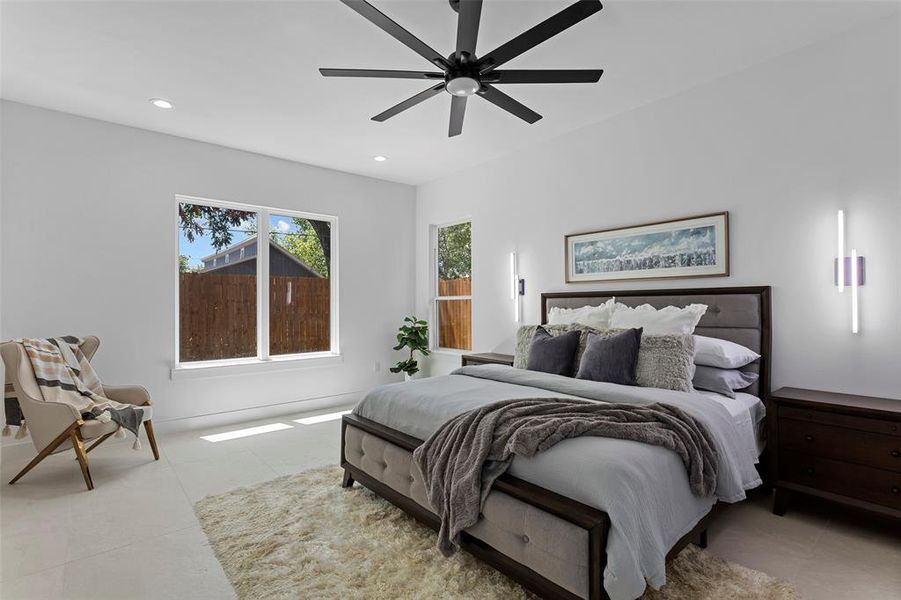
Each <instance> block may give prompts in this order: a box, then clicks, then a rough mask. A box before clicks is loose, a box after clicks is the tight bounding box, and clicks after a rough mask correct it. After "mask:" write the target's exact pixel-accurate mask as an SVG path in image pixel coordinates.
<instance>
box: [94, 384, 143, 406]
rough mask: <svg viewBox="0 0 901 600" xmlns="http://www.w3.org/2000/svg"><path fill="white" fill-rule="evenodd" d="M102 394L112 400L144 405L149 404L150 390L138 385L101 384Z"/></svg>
mask: <svg viewBox="0 0 901 600" xmlns="http://www.w3.org/2000/svg"><path fill="white" fill-rule="evenodd" d="M103 395H104V396H105V397H107V398H109V399H110V400H113V401H114V402H121V403H122V404H132V405H134V406H144V405H148V404H151V402H150V392H148V391H147V389H146V388H144V387H142V386H140V385H106V384H104V385H103Z"/></svg>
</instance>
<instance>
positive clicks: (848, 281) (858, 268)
mask: <svg viewBox="0 0 901 600" xmlns="http://www.w3.org/2000/svg"><path fill="white" fill-rule="evenodd" d="M837 225H838V230H837V241H838V248H837V250H838V255H837V256H836V259H835V286H836V287H837V288H838V291H839V293H842V292H844V291H845V287H850V288H851V333H860V316H859V315H860V289H859V288H860V286H862V285H863V284H864V283H865V282H866V268H865V267H866V262H865V261H864V258H863V257H862V256H858V255H857V249H856V248H852V249H851V256H845V211H843V210H840V211H838V219H837Z"/></svg>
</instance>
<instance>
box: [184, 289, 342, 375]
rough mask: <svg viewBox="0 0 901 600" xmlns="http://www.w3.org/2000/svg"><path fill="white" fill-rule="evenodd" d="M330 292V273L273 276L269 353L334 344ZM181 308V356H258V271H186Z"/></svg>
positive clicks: (312, 349)
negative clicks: (322, 276) (330, 336)
mask: <svg viewBox="0 0 901 600" xmlns="http://www.w3.org/2000/svg"><path fill="white" fill-rule="evenodd" d="M329 296H330V287H329V280H328V279H322V278H318V277H270V281H269V353H270V354H272V355H278V354H295V353H300V352H318V351H324V350H328V349H329V348H330V344H329V331H330V321H329V311H330V308H331V303H330V299H329ZM178 314H179V336H180V339H179V359H180V360H181V361H184V362H189V361H197V360H217V359H222V358H243V357H248V356H256V354H257V344H256V336H257V327H256V317H257V292H256V276H254V275H218V274H215V273H182V274H181V275H180V277H179V313H178Z"/></svg>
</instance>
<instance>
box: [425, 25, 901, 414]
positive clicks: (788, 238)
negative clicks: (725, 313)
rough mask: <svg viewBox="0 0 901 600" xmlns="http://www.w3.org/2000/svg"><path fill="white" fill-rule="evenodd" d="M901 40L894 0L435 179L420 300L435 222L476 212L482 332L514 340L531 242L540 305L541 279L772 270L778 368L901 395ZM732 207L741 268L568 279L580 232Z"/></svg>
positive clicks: (487, 346) (480, 345)
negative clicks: (739, 68)
mask: <svg viewBox="0 0 901 600" xmlns="http://www.w3.org/2000/svg"><path fill="white" fill-rule="evenodd" d="M899 54H901V44H899V21H898V17H897V16H894V17H891V18H888V19H883V20H881V21H879V22H875V23H871V24H868V25H867V26H865V27H863V28H860V29H857V30H854V31H851V32H848V33H846V34H843V35H841V36H839V37H836V38H832V39H830V40H827V41H825V42H822V43H819V44H816V45H814V46H809V47H806V48H803V49H801V50H798V51H795V52H793V53H791V54H788V55H785V56H782V57H779V58H777V59H775V60H773V61H770V62H767V63H765V64H761V65H758V66H755V67H753V68H750V69H748V70H745V71H743V72H740V73H737V74H734V75H732V76H729V77H725V78H721V79H718V80H715V81H713V82H710V83H708V84H705V85H703V86H701V87H697V88H694V89H692V90H689V91H687V92H685V93H682V94H680V95H677V96H674V97H671V98H668V99H664V100H661V101H658V102H655V103H652V104H649V105H646V106H644V107H642V108H639V109H637V110H634V111H631V112H629V113H626V114H623V115H620V116H618V117H615V118H613V119H610V120H607V121H604V122H601V123H598V124H596V125H594V126H592V127H588V128H585V129H582V130H579V131H576V132H574V133H571V134H568V135H566V136H563V137H560V138H557V139H556V140H553V141H551V142H549V143H546V144H544V145H542V146H539V147H535V148H530V149H525V150H522V151H520V152H517V153H515V154H513V155H511V156H508V157H505V158H502V159H498V160H495V161H492V162H490V163H487V164H485V165H481V166H480V167H479V168H477V169H472V170H468V171H463V172H461V173H459V174H457V175H454V176H451V177H448V178H446V179H442V180H439V181H436V182H433V183H429V184H426V185H423V186H420V187H419V188H418V193H417V197H418V202H417V229H416V235H417V292H418V293H417V310H418V311H419V312H420V314H427V311H428V310H429V302H428V298H429V292H428V290H429V286H428V277H429V261H428V225H429V224H434V223H441V222H445V221H451V220H454V219H458V218H460V217H464V216H471V217H472V219H473V293H474V308H473V340H474V341H473V344H474V350H477V351H489V350H495V351H506V352H510V351H512V340H513V335H514V331H515V325H514V323H513V318H512V307H511V302H510V300H509V299H508V298H509V296H508V289H509V288H508V285H509V283H508V281H509V266H508V260H509V259H508V254H509V252H510V251H511V250H514V249H515V250H517V251H518V252H519V256H520V269H521V271H522V274H523V276H524V277H525V280H526V292H527V294H526V297H525V302H524V314H525V321H526V322H537V321H538V319H539V316H540V315H539V311H540V307H539V293H540V292H542V291H559V290H566V289H605V288H606V289H617V288H623V287H626V288H629V289H641V288H662V287H676V286H678V287H685V286H689V287H690V286H725V285H760V284H768V285H772V286H773V306H774V324H773V327H774V347H773V352H774V360H775V364H774V372H773V384H774V386H776V387H778V386H782V385H794V386H806V387H812V388H819V389H831V390H843V391H850V392H857V393H861V394H876V395H882V396H889V397H895V398H901V385H899V383H898V381H899V379H898V370H899V367H901V341H899V340H901V311H899V309H898V306H899V305H901V277H899V275H901V258H899V256H901V251H899V237H898V236H899V234H898V232H899V228H901V184H899V169H901V152H899V140H901V135H899V125H901V123H899V106H901V104H899V103H901V98H899ZM674 68H678V69H690V68H691V65H674ZM600 85H603V82H602V83H601V84H600ZM561 93H578V92H576V91H572V92H566V90H563V89H562V88H561ZM533 108H536V109H538V110H540V107H533ZM497 118H505V117H504V116H503V115H501V114H498V117H497ZM545 118H549V119H553V118H554V115H546V117H545ZM523 126H525V125H523ZM838 208H845V209H846V211H847V221H848V240H849V242H850V244H851V245H853V246H855V247H856V248H857V249H858V251H859V252H860V253H861V254H863V255H864V256H865V257H866V259H867V283H866V287H864V288H863V289H862V291H861V328H862V332H861V334H860V335H857V336H854V335H852V334H851V333H850V316H849V315H850V308H849V302H850V299H849V297H848V296H849V295H848V294H845V295H844V296H839V295H838V294H837V293H836V291H835V289H834V288H833V287H832V268H833V266H832V260H833V258H834V256H835V252H834V247H835V213H836V210H837V209H838ZM723 210H728V211H729V212H730V226H731V259H732V276H731V277H729V278H716V279H703V280H701V279H699V280H673V281H671V282H667V281H648V282H640V281H639V282H626V283H623V282H619V283H609V284H580V285H565V284H564V283H563V268H564V255H563V236H564V234H567V233H575V232H583V231H586V230H592V229H605V228H610V227H617V226H628V225H636V224H641V223H647V222H653V221H660V220H664V219H669V218H678V217H683V216H691V215H697V214H704V213H709V212H718V211H723ZM457 364H459V358H458V357H437V359H436V360H435V361H433V363H432V365H431V368H432V369H431V370H432V372H442V371H446V370H447V369H448V368H450V367H451V366H456V365H457Z"/></svg>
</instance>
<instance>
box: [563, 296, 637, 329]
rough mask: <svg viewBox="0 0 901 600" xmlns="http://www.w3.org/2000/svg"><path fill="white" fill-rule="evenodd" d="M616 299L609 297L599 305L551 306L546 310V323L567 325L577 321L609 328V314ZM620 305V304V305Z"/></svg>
mask: <svg viewBox="0 0 901 600" xmlns="http://www.w3.org/2000/svg"><path fill="white" fill-rule="evenodd" d="M615 305H616V299H615V298H610V299H609V300H607V301H606V302H604V303H603V304H601V305H600V306H583V307H582V308H558V307H556V306H555V307H553V308H551V310H550V311H548V315H547V323H548V325H569V324H572V323H578V324H580V325H587V326H589V327H594V328H595V329H609V327H610V316H611V315H612V314H613V309H614V306H615ZM620 306H622V305H620Z"/></svg>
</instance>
